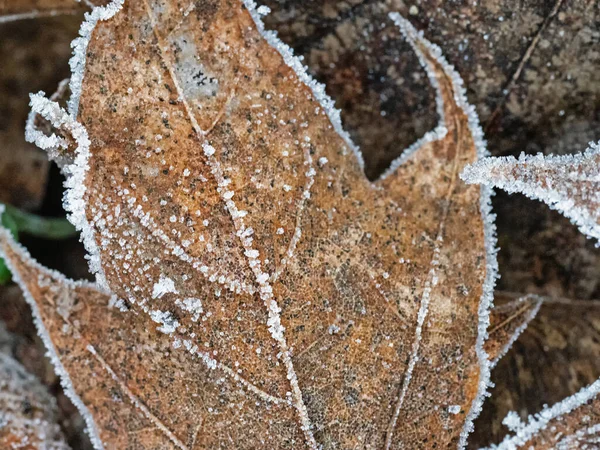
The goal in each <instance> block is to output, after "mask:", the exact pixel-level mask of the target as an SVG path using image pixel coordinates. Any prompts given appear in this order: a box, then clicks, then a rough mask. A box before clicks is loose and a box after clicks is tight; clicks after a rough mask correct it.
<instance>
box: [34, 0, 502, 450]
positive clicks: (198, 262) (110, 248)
mask: <svg viewBox="0 0 600 450" xmlns="http://www.w3.org/2000/svg"><path fill="white" fill-rule="evenodd" d="M260 12H261V11H259V10H256V9H255V8H254V4H253V3H251V2H250V1H247V2H244V3H242V2H239V3H237V2H233V3H232V2H226V1H222V2H221V1H213V2H210V3H198V2H188V3H185V4H182V2H177V3H176V2H158V1H156V2H125V3H124V4H122V2H120V1H115V2H113V3H111V4H110V5H108V6H107V7H106V8H96V9H95V10H94V11H93V12H92V13H91V14H90V15H89V16H88V21H87V22H86V23H85V24H84V25H83V26H82V32H81V38H80V39H79V40H78V41H77V42H76V43H75V55H74V58H73V59H72V61H71V66H72V67H73V69H74V72H73V75H72V77H71V91H72V93H73V97H72V98H71V101H70V102H69V111H68V112H67V111H64V110H63V109H61V108H60V107H59V105H57V104H56V103H53V102H51V101H49V100H46V99H45V98H43V97H42V96H40V95H34V96H33V97H32V108H33V110H34V111H35V112H36V113H39V114H41V115H42V116H43V117H45V118H46V119H47V120H50V121H51V122H52V124H53V125H54V127H55V128H56V129H57V130H60V131H61V132H62V133H63V134H65V135H66V134H69V135H70V136H71V137H72V139H73V140H74V141H76V142H77V146H78V148H77V156H76V159H75V163H74V164H72V165H70V166H67V167H65V171H66V173H68V174H69V178H68V179H67V186H68V188H69V189H68V191H67V194H66V207H67V208H68V209H69V211H70V213H71V219H72V221H73V222H74V223H75V224H76V225H77V226H78V227H79V228H80V229H81V230H82V232H83V239H84V242H85V244H86V246H87V248H88V251H89V252H90V262H91V267H92V269H93V270H94V271H95V272H96V274H97V279H98V281H99V284H100V285H101V286H102V287H103V288H104V289H106V290H111V291H113V292H114V294H115V296H116V297H115V300H114V301H113V302H112V303H113V304H114V305H115V306H118V308H119V309H123V310H128V311H129V312H128V313H126V315H125V317H121V318H120V321H117V319H115V322H114V323H115V328H114V329H113V330H112V332H111V334H110V335H113V334H118V335H119V336H121V338H120V339H122V342H123V344H122V345H123V347H124V348H126V349H127V350H128V352H131V351H132V350H131V349H132V348H145V346H142V345H139V346H138V345H132V344H130V343H129V340H130V339H142V338H143V337H144V336H146V338H145V339H146V341H147V342H157V343H158V342H160V343H163V342H166V343H170V345H171V346H172V349H171V350H168V354H167V349H166V344H165V347H164V348H163V350H162V351H161V352H160V353H161V355H163V356H164V358H162V359H160V358H159V357H158V356H153V357H150V356H144V355H142V356H140V357H139V358H140V361H139V362H138V363H136V364H137V365H136V368H137V367H143V368H144V369H141V368H140V369H134V368H133V367H132V366H131V365H130V364H128V363H124V362H120V363H114V364H113V363H112V362H109V359H108V358H109V357H110V358H112V355H114V354H117V353H118V352H117V351H116V350H110V351H109V350H104V351H102V352H101V353H99V352H98V350H97V349H96V347H92V348H93V350H92V351H90V350H89V349H88V350H87V354H86V357H85V361H95V362H94V363H93V364H94V366H95V367H99V366H101V367H102V368H104V373H105V376H106V374H109V375H110V377H112V379H113V381H114V380H119V381H118V383H117V381H114V382H115V383H117V385H116V387H117V388H118V390H119V391H120V392H121V394H120V395H119V396H118V401H117V400H114V399H111V398H108V397H105V396H97V395H94V393H93V392H88V393H87V394H86V395H85V396H84V399H83V404H85V405H87V407H88V409H89V411H90V413H91V414H92V415H93V416H94V418H95V419H96V423H97V424H98V439H96V445H97V446H99V445H100V441H103V442H104V443H105V444H106V446H107V447H114V446H116V447H118V448H142V449H143V448H154V447H156V446H157V445H159V444H160V445H162V446H172V447H177V448H194V446H196V447H199V448H219V447H222V448H224V447H232V446H233V447H235V448H253V449H255V448H290V447H295V448H311V449H316V448H321V447H322V448H336V447H348V448H353V447H357V446H366V447H372V448H386V449H391V448H402V447H411V448H412V447H415V446H419V445H424V446H427V445H429V444H428V442H431V441H434V442H435V443H436V445H437V446H439V447H448V446H459V447H460V446H463V445H464V443H465V441H466V436H467V434H468V432H469V431H470V428H471V422H472V420H473V418H474V417H475V416H476V415H477V413H478V411H479V409H480V405H481V401H482V398H483V394H484V392H485V390H486V388H487V382H488V376H489V367H488V358H487V354H486V353H485V351H484V348H483V343H484V339H485V337H486V328H487V324H488V308H489V303H490V300H491V294H492V288H493V282H494V278H495V272H496V264H495V250H494V238H493V223H492V216H491V215H490V212H489V191H488V190H487V188H483V189H480V188H479V187H476V186H467V185H465V184H464V183H461V182H460V180H459V178H458V175H459V173H460V171H461V170H462V169H463V167H464V166H465V165H466V164H468V163H472V162H475V161H476V160H477V159H478V158H479V157H481V156H485V148H484V143H483V140H482V132H481V129H480V128H479V125H478V122H477V118H476V116H475V113H474V111H473V110H472V108H471V107H469V105H468V104H467V102H466V98H465V93H464V88H463V87H462V82H461V80H460V77H459V76H458V74H457V73H456V72H455V71H454V70H453V69H452V67H451V66H450V65H449V64H448V63H447V62H446V60H445V59H444V58H443V57H442V56H441V51H440V49H439V48H437V47H435V46H432V45H431V44H429V43H428V42H427V41H426V40H425V39H424V38H423V37H422V36H421V35H419V34H418V33H417V32H416V31H415V30H414V29H413V28H412V26H411V25H410V24H409V23H408V22H406V21H405V20H404V19H402V18H401V17H400V16H394V17H393V19H394V21H395V22H396V24H397V25H398V26H399V27H400V30H401V32H402V33H404V35H405V36H406V38H407V39H408V41H409V43H410V44H411V45H412V46H413V47H414V50H415V51H416V53H417V55H418V56H419V58H420V60H421V61H422V63H423V65H424V66H425V68H426V70H427V71H428V74H429V76H430V78H431V80H432V83H433V85H434V88H435V89H436V91H437V92H438V96H439V97H438V105H439V112H440V117H441V123H440V125H439V126H438V127H437V128H436V129H435V130H434V131H433V132H431V133H428V134H427V135H426V137H425V138H424V139H422V140H420V141H419V142H418V144H417V145H415V146H413V148H412V149H411V151H410V152H409V153H407V154H406V155H405V156H404V157H403V159H402V160H399V161H398V162H397V163H396V164H394V165H393V169H391V170H390V171H388V173H387V174H386V176H385V178H384V179H382V180H380V181H378V182H377V183H376V184H371V183H370V182H368V181H367V179H366V178H365V176H364V174H363V172H362V168H361V159H360V155H359V154H358V153H357V150H356V149H355V146H354V145H353V144H352V142H350V140H349V139H348V137H347V136H346V135H345V133H344V132H343V130H342V129H341V124H340V121H339V113H338V112H337V111H336V110H335V109H333V106H332V102H331V100H330V99H329V98H327V97H326V95H325V94H324V92H323V87H322V86H321V85H318V84H317V83H315V82H314V81H313V80H311V79H310V78H309V77H308V75H306V73H305V72H304V69H303V67H302V64H301V63H300V61H299V60H297V59H295V58H294V57H293V56H292V55H291V53H290V51H289V49H288V48H287V47H285V46H284V45H283V44H282V43H281V42H279V41H278V40H277V38H276V37H275V35H274V34H272V33H270V32H266V31H264V29H263V27H262V23H261V22H260ZM75 117H76V118H77V120H75ZM52 139H59V137H58V136H56V135H54V136H53V137H52ZM41 143H42V144H43V142H41ZM23 278H24V279H28V278H26V277H23ZM113 314H116V315H117V316H118V315H119V314H121V313H120V312H119V311H118V309H117V308H114V311H113ZM99 316H100V315H99V314H93V315H92V316H91V317H99ZM129 316H132V317H129ZM102 317H104V316H102ZM138 321H139V322H138ZM138 323H139V329H140V330H143V331H144V333H141V331H138V333H133V332H132V330H131V327H134V326H136V327H137V326H138V325H136V324H138ZM100 325H101V324H94V326H100ZM55 333H56V332H52V331H50V336H51V337H52V339H57V337H56V336H55ZM80 333H82V334H83V332H80ZM92 334H93V333H92ZM107 335H109V334H108V333H102V334H101V335H99V336H94V338H95V339H97V340H100V341H102V342H103V344H104V345H110V342H108V341H109V340H108V339H106V336H107ZM91 339H92V338H90V340H91ZM69 345H73V344H69ZM91 345H94V344H91ZM156 345H158V344H156ZM94 352H95V353H94ZM125 353H127V352H125ZM97 355H100V356H101V359H98V358H97ZM124 357H128V356H124ZM159 359H160V362H159ZM165 359H166V360H167V361H170V362H172V364H176V363H177V362H178V361H179V364H181V365H183V366H185V365H186V364H199V365H202V364H204V367H203V372H200V369H199V368H198V367H196V368H194V370H193V371H192V372H196V373H202V375H199V376H198V375H193V376H192V377H191V378H190V379H187V378H186V381H185V382H186V383H188V385H187V387H185V388H183V387H182V388H181V390H173V391H171V390H169V389H170V387H171V386H172V383H174V380H179V379H180V377H178V376H174V375H173V373H179V372H177V371H174V369H172V368H171V366H169V365H168V364H165V362H164V361H165ZM102 361H103V362H102ZM142 361H143V364H142ZM90 364H91V363H90ZM98 365H99V366H98ZM109 369H110V370H109ZM187 369H188V368H187V367H186V368H185V370H187ZM98 370H99V369H98ZM179 370H184V369H183V368H182V369H179ZM67 371H68V372H70V375H71V377H72V379H73V383H74V385H77V383H84V382H89V376H86V375H84V372H83V371H75V370H69V369H67ZM139 371H142V373H146V374H148V376H147V378H144V379H143V380H141V379H140V375H139V374H138V372H139ZM79 377H82V378H83V380H79ZM161 380H168V382H167V383H162V382H161ZM190 383H191V384H190ZM194 383H196V384H195V385H194ZM76 390H77V389H76ZM78 392H79V391H78ZM169 392H172V393H173V395H172V396H168V393H169ZM182 392H185V393H186V394H185V395H182ZM200 392H207V394H206V395H209V394H210V395H213V394H214V396H210V395H209V396H208V397H206V398H204V399H203V402H202V407H201V408H199V409H197V410H190V409H186V408H181V406H180V405H181V404H182V402H183V403H184V404H185V402H187V401H190V399H189V397H190V395H189V393H193V394H192V399H194V397H193V395H204V394H201V393H200ZM162 395H164V396H165V398H163V397H160V398H161V400H158V399H157V396H162ZM97 397H100V398H97ZM123 399H125V400H127V399H128V400H127V401H129V402H130V403H131V405H132V409H134V410H136V414H138V416H139V417H140V419H139V421H142V418H141V417H142V416H143V417H145V420H146V421H147V422H148V423H150V424H154V425H155V428H156V434H154V435H152V436H147V437H146V438H147V440H146V441H144V442H141V443H140V442H139V441H138V440H139V439H142V437H140V436H139V435H138V433H134V432H130V431H128V430H130V429H131V428H133V429H137V428H138V426H141V425H139V423H138V422H133V423H128V422H127V420H123V418H122V416H121V413H120V411H121V408H123V401H124V400H123ZM98 402H100V404H99V403H98ZM233 412H234V413H235V416H236V417H235V421H231V420H228V419H227V417H229V416H228V415H229V414H232V413H233ZM224 415H225V416H224ZM88 417H89V415H88ZM224 417H225V418H224ZM196 428H198V430H199V431H198V433H196V432H194V431H191V430H194V429H196ZM196 435H197V437H194V436H196ZM190 436H191V437H190ZM200 440H201V444H200V443H198V442H200Z"/></svg>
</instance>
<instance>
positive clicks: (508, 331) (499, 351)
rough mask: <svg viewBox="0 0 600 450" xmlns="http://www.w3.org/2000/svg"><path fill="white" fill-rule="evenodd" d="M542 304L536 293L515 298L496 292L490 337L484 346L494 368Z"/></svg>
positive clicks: (489, 329)
mask: <svg viewBox="0 0 600 450" xmlns="http://www.w3.org/2000/svg"><path fill="white" fill-rule="evenodd" d="M541 304H542V300H541V299H540V298H539V297H537V296H535V295H526V296H521V297H516V298H515V296H513V295H506V294H504V293H502V292H501V293H495V294H494V307H493V308H492V310H491V311H490V326H489V328H488V334H489V339H488V340H487V341H486V342H485V346H484V348H485V351H486V353H487V354H488V356H489V358H490V361H491V365H492V368H493V367H495V366H496V365H497V364H498V361H500V359H501V358H502V357H503V356H504V354H505V353H506V352H507V351H508V350H509V349H510V347H511V346H512V344H513V343H514V342H515V341H516V340H517V339H518V337H519V335H520V334H521V333H522V332H523V331H524V330H525V329H526V328H527V326H528V325H529V322H531V320H533V318H534V317H535V316H536V314H537V313H538V311H539V309H540V306H541Z"/></svg>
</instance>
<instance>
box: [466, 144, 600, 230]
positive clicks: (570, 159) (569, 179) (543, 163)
mask: <svg viewBox="0 0 600 450" xmlns="http://www.w3.org/2000/svg"><path fill="white" fill-rule="evenodd" d="M461 178H462V179H463V180H465V181H466V182H467V183H480V184H484V185H487V186H492V187H497V188H500V189H503V190H505V191H507V192H509V193H514V192H520V193H522V194H524V195H526V196H527V197H529V198H532V199H536V200H541V201H543V202H545V203H546V204H548V205H549V206H550V208H552V209H556V210H558V211H559V212H561V213H562V214H564V215H565V216H566V217H568V218H569V219H571V221H572V222H573V223H574V224H575V225H577V226H578V227H579V229H580V231H581V232H582V233H583V234H585V235H587V236H589V237H592V238H595V239H597V240H599V241H600V143H590V146H589V148H588V149H587V150H586V151H585V152H583V153H579V154H576V155H565V156H543V155H542V154H538V155H535V156H532V155H524V154H521V155H520V156H519V158H518V159H516V158H514V157H512V156H509V157H498V158H486V159H483V160H481V161H478V162H476V163H475V164H472V165H470V166H467V167H466V168H465V170H464V171H463V173H462V174H461Z"/></svg>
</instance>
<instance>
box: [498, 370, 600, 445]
mask: <svg viewBox="0 0 600 450" xmlns="http://www.w3.org/2000/svg"><path fill="white" fill-rule="evenodd" d="M598 393H600V380H598V381H596V382H595V383H593V384H591V385H590V386H587V387H586V388H584V389H582V390H581V391H579V392H578V393H576V394H574V395H572V396H571V397H568V398H566V399H564V400H563V401H561V402H560V403H557V404H555V405H553V406H552V407H548V408H545V409H544V410H542V411H541V412H539V413H537V414H535V415H532V416H531V417H529V420H528V421H527V423H523V422H520V421H518V420H515V419H516V417H515V416H513V415H511V416H508V417H509V419H508V420H507V421H506V423H507V424H508V425H510V426H511V428H512V431H513V433H514V434H512V435H510V436H507V437H506V438H505V439H504V440H503V441H502V442H501V443H500V444H499V445H497V446H495V445H494V446H492V447H489V449H490V450H492V449H497V450H516V449H519V448H523V449H535V450H546V449H547V450H551V449H559V450H571V449H572V450H578V449H594V448H598V444H599V443H600V398H598Z"/></svg>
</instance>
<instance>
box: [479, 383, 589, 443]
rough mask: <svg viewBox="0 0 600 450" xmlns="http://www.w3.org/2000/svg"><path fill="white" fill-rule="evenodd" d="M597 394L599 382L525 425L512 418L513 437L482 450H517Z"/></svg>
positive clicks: (543, 411)
mask: <svg viewBox="0 0 600 450" xmlns="http://www.w3.org/2000/svg"><path fill="white" fill-rule="evenodd" d="M599 393H600V380H597V381H596V382H594V383H592V384H590V385H589V386H587V387H585V388H583V389H582V390H580V391H579V392H577V393H576V394H574V395H572V396H570V397H567V398H565V399H564V400H562V401H561V402H559V403H556V404H555V405H553V406H551V407H548V408H545V409H543V410H542V411H540V412H539V413H537V414H534V415H531V416H529V420H528V422H527V423H520V424H518V423H516V421H515V420H514V417H511V418H510V419H508V421H509V423H510V425H514V426H515V427H516V428H515V429H514V430H513V431H514V435H512V436H506V437H505V438H504V440H503V441H502V442H501V443H500V444H498V445H492V446H490V447H489V448H487V449H483V450H517V449H519V448H521V447H522V446H523V445H525V444H526V443H527V442H528V441H529V440H531V439H532V438H534V437H535V436H536V434H537V433H539V432H541V431H544V430H546V429H547V427H548V426H549V425H550V424H551V422H552V421H553V420H555V419H559V418H560V417H562V416H566V415H567V414H569V413H570V412H572V411H574V410H576V409H577V408H579V407H580V406H582V405H585V404H586V403H588V402H590V401H592V400H594V399H597V397H598V394H599ZM505 420H507V419H505Z"/></svg>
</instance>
